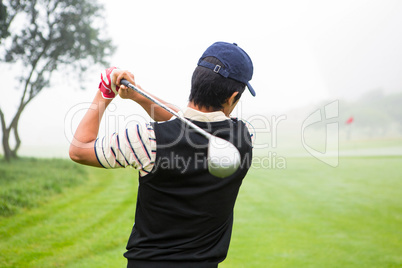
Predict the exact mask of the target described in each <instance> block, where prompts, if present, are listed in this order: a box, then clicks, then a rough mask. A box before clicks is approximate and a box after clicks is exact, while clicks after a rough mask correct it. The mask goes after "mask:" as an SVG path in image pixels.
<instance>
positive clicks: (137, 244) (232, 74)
mask: <svg viewBox="0 0 402 268" xmlns="http://www.w3.org/2000/svg"><path fill="white" fill-rule="evenodd" d="M252 74H253V65H252V62H251V59H250V57H249V56H248V55H247V53H246V52H245V51H244V50H243V49H241V48H240V47H239V46H237V45H236V44H231V43H225V42H216V43H214V44H212V45H211V46H210V47H208V48H207V50H206V51H205V52H204V53H203V55H202V56H201V58H200V60H199V61H198V66H197V67H196V69H195V71H194V73H193V76H192V81H191V92H190V97H189V103H188V107H187V108H186V110H185V111H184V112H183V116H184V117H185V118H187V119H189V120H191V121H192V122H193V123H194V124H196V125H197V126H199V127H201V128H202V129H204V130H206V131H207V132H209V133H211V134H212V135H214V136H217V137H220V138H222V139H225V140H227V141H230V142H231V143H232V144H233V145H234V146H235V147H236V148H237V149H238V151H239V152H240V160H241V164H240V167H239V168H238V170H237V171H235V172H234V173H233V174H232V175H230V176H229V177H226V178H218V177H215V176H214V175H212V174H210V173H209V172H208V165H207V151H208V140H207V139H206V138H205V137H204V136H202V135H200V134H199V133H197V132H196V131H194V130H193V129H192V128H191V127H189V126H187V125H186V124H184V123H183V122H182V121H181V120H179V119H178V118H176V117H174V116H173V117H172V115H171V114H170V113H169V112H167V111H166V110H165V109H162V108H161V107H160V106H156V105H155V104H154V103H153V102H152V101H150V100H149V99H148V98H146V97H144V96H143V95H140V94H139V93H137V92H135V91H134V90H131V89H129V88H128V87H126V86H124V85H122V84H121V83H120V81H121V79H123V78H124V79H126V80H128V81H129V82H130V83H132V84H133V85H136V86H137V87H139V88H140V86H139V85H138V84H135V81H134V76H133V74H131V73H130V72H128V71H123V70H119V69H117V68H115V67H111V68H109V69H106V70H105V72H104V73H102V74H101V82H100V85H99V91H98V92H97V93H96V96H95V99H94V101H93V103H92V105H91V106H90V108H89V109H88V111H87V112H86V114H85V115H84V117H83V119H82V120H81V122H80V124H79V126H78V127H77V130H76V132H75V135H74V140H73V141H72V144H71V146H70V152H69V153H70V157H71V159H72V160H74V161H75V162H78V163H80V164H85V165H90V166H95V167H103V168H107V169H111V168H121V167H127V166H131V167H134V168H135V169H137V170H138V171H139V187H138V195H137V206H136V211H135V223H134V226H133V228H132V233H131V235H130V237H129V240H128V243H127V252H126V253H125V254H124V256H125V257H126V258H127V260H128V265H127V267H136V268H141V267H146V268H148V267H161V268H169V267H174V268H180V267H186V268H189V267H191V268H193V267H195V268H197V267H203V268H204V267H205V268H210V267H211V268H212V267H217V266H218V264H219V263H220V262H222V261H223V260H224V259H225V258H226V255H227V252H228V248H229V243H230V238H231V233H232V224H233V208H234V205H235V201H236V198H237V194H238V191H239V188H240V186H241V184H242V180H243V178H244V177H245V175H246V173H247V171H248V169H249V167H250V166H251V159H252V145H251V138H250V134H249V132H248V129H247V127H246V126H245V124H244V123H243V122H242V121H241V120H237V119H232V118H230V117H229V116H230V114H231V112H232V111H233V109H234V108H235V106H236V105H237V103H238V102H239V99H240V97H241V95H242V93H243V91H244V90H245V88H246V87H247V88H248V90H249V91H250V92H251V94H252V95H253V96H255V92H254V90H253V88H252V87H251V86H250V84H249V81H250V80H251V78H252ZM117 94H119V95H120V97H121V98H124V99H130V100H133V101H135V102H137V103H138V104H140V105H141V106H142V108H143V109H145V110H146V111H147V113H148V114H149V115H150V116H151V118H152V119H154V120H155V122H152V123H150V124H144V125H141V124H138V125H135V126H134V127H130V128H127V129H126V130H125V131H124V133H114V134H113V135H112V136H111V137H101V138H98V130H99V124H100V119H101V118H102V115H103V113H104V111H105V109H106V107H107V106H108V105H109V103H110V102H111V101H112V100H113V98H114V97H115V96H116V95H117ZM158 100H159V99H158ZM159 101H160V102H161V103H163V104H164V105H169V104H167V103H165V102H164V101H162V100H159ZM170 108H173V109H175V108H174V107H172V106H170ZM175 111H178V110H177V109H175ZM228 157H229V156H228Z"/></svg>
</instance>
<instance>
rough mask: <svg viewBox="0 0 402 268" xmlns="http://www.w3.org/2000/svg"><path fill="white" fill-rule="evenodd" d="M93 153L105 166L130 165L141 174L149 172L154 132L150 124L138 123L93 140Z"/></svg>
mask: <svg viewBox="0 0 402 268" xmlns="http://www.w3.org/2000/svg"><path fill="white" fill-rule="evenodd" d="M95 154H96V157H97V159H98V161H99V163H100V164H101V165H102V166H103V167H105V168H122V167H127V166H132V167H134V168H135V169H138V170H139V171H140V174H141V176H143V175H146V174H148V173H149V172H151V170H152V168H153V166H154V163H155V157H156V140H155V132H154V130H153V128H152V126H151V125H150V124H138V125H134V126H133V127H130V128H127V129H125V131H124V133H120V134H118V133H113V134H112V135H111V136H110V138H107V137H101V138H98V139H97V140H96V141H95Z"/></svg>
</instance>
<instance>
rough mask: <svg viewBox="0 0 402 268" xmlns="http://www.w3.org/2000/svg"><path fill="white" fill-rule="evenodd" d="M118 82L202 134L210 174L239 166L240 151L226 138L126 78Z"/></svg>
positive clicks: (230, 171) (227, 173)
mask: <svg viewBox="0 0 402 268" xmlns="http://www.w3.org/2000/svg"><path fill="white" fill-rule="evenodd" d="M120 83H121V84H122V85H125V86H126V87H129V88H131V89H133V90H135V91H136V92H138V93H139V94H141V95H142V96H144V97H145V98H147V99H149V100H150V101H152V102H154V103H155V104H157V105H159V106H160V107H161V108H163V109H165V110H166V111H168V112H169V113H171V114H172V115H174V116H176V117H177V118H178V119H180V120H181V121H182V122H183V123H185V124H187V125H188V126H190V127H191V128H193V129H194V130H195V131H197V132H198V133H199V134H201V135H202V136H204V137H205V138H206V139H207V140H208V158H207V159H208V160H207V161H208V171H209V173H211V174H212V175H214V176H216V177H219V178H226V177H228V176H230V175H232V174H233V173H234V172H236V170H237V169H238V168H239V166H240V153H239V150H237V148H236V147H235V146H234V145H233V144H232V143H230V142H228V141H227V140H224V139H222V138H218V137H216V136H213V135H212V134H210V133H208V132H206V131H205V130H203V129H202V128H200V127H199V126H197V125H196V124H194V123H193V122H191V121H189V120H187V119H186V118H184V117H183V116H181V115H179V114H178V113H177V112H175V111H174V110H172V109H170V108H169V107H167V106H166V105H164V104H163V103H161V102H160V101H158V100H156V99H154V98H153V97H152V96H149V95H148V94H146V93H145V92H143V91H142V90H141V89H139V88H137V87H136V86H134V85H133V84H131V83H130V82H128V81H127V80H126V79H121V80H120Z"/></svg>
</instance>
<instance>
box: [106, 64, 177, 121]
mask: <svg viewBox="0 0 402 268" xmlns="http://www.w3.org/2000/svg"><path fill="white" fill-rule="evenodd" d="M123 78H124V79H126V80H127V81H129V82H130V83H131V84H133V85H135V86H136V87H138V88H140V89H141V90H142V91H144V92H146V93H147V94H148V95H150V96H152V97H153V98H155V99H156V100H158V101H160V102H161V103H163V104H165V105H166V106H168V107H169V108H170V109H172V110H174V111H175V112H179V109H178V108H177V107H176V106H174V105H172V104H170V103H167V102H165V101H163V100H161V99H159V98H157V97H155V96H154V95H152V94H150V93H148V92H147V91H145V90H144V89H142V88H141V86H140V85H138V84H136V83H135V81H134V76H133V75H132V74H131V73H130V72H127V71H116V72H115V73H114V79H115V80H113V81H116V84H117V85H119V86H120V89H119V95H120V97H121V98H123V99H130V100H133V101H135V102H136V103H138V104H139V105H141V107H142V108H143V109H144V110H145V111H146V112H147V113H148V114H149V116H150V117H151V118H152V119H153V120H155V121H167V120H169V119H170V118H171V117H172V114H171V113H169V112H168V111H166V110H165V109H163V108H161V107H160V106H159V105H157V104H155V103H154V102H152V101H151V100H149V99H148V98H146V97H144V96H142V95H141V94H139V93H138V92H136V91H134V90H132V89H131V88H127V87H126V86H124V85H121V84H120V80H121V79H123Z"/></svg>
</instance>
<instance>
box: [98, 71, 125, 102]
mask: <svg viewBox="0 0 402 268" xmlns="http://www.w3.org/2000/svg"><path fill="white" fill-rule="evenodd" d="M117 71H120V70H119V69H117V67H110V68H108V69H106V70H104V71H103V72H102V73H101V82H100V84H99V90H100V92H101V93H102V97H103V98H104V99H113V98H114V97H116V95H117V94H118V93H117V92H118V91H119V86H116V79H113V78H115V73H116V72H117Z"/></svg>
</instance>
